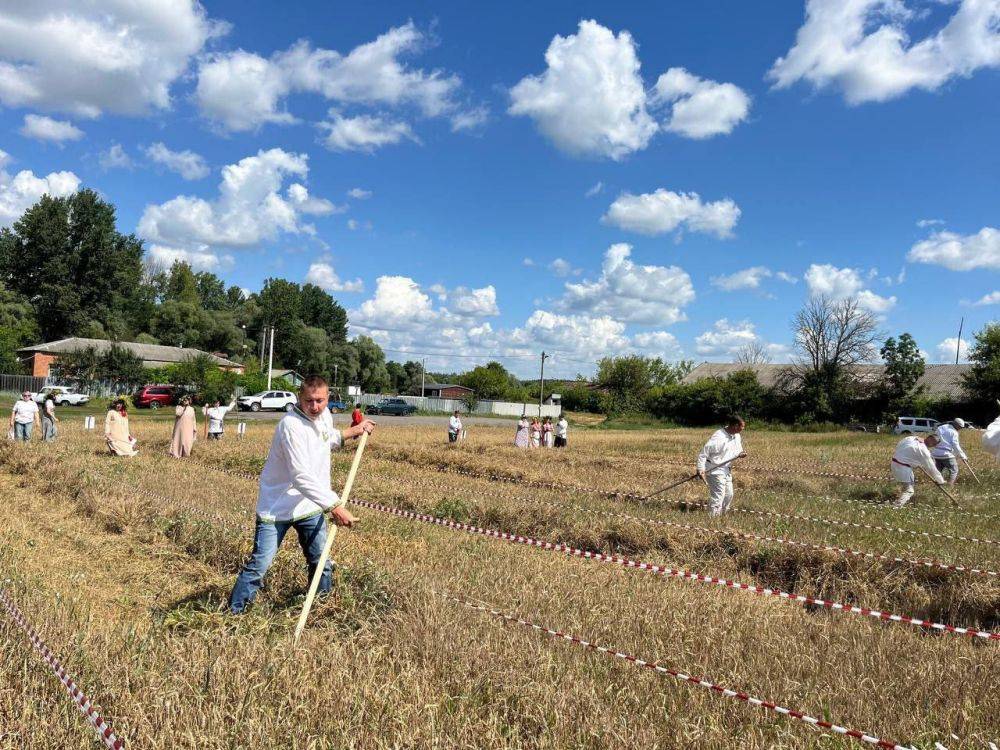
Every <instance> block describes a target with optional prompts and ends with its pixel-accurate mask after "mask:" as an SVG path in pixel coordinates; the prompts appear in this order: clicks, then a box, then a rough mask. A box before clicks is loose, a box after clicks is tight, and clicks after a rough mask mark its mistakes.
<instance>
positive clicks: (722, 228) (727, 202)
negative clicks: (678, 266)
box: [601, 188, 741, 239]
mask: <svg viewBox="0 0 1000 750" xmlns="http://www.w3.org/2000/svg"><path fill="white" fill-rule="evenodd" d="M740 213H741V211H740V207H739V206H737V205H736V203H735V202H734V201H733V200H731V199H729V198H724V199H722V200H718V201H713V202H709V203H705V202H703V201H702V200H701V196H699V195H698V194H697V193H674V192H672V191H670V190H665V189H663V188H658V189H657V190H655V191H654V192H652V193H642V194H641V195H633V194H632V193H622V194H621V195H620V196H618V198H617V199H616V200H615V202H614V203H612V204H611V206H610V207H609V208H608V211H607V213H606V214H604V216H603V217H602V218H601V221H603V222H604V223H605V224H611V225H613V226H616V227H618V228H620V229H625V230H628V231H630V232H638V233H640V234H649V235H657V234H665V233H667V232H672V231H674V230H675V229H687V230H688V231H690V232H702V233H705V234H714V235H715V236H716V237H719V238H723V239H724V238H726V237H731V236H732V234H733V229H734V228H735V227H736V223H737V222H738V221H739V220H740Z"/></svg>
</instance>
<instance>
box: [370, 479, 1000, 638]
mask: <svg viewBox="0 0 1000 750" xmlns="http://www.w3.org/2000/svg"><path fill="white" fill-rule="evenodd" d="M351 502H353V503H354V504H355V505H357V506H359V507H362V508H369V509H371V510H377V511H379V512H381V513H387V514H389V515H394V516H398V517H400V518H406V519H409V520H413V521H421V522H423V523H429V524H433V525H436V526H444V527H446V528H449V529H455V530H458V531H465V532H468V533H470V534H479V535H481V536H486V537H490V538H493V539H500V540H503V541H507V542H512V543H514V544H524V545H527V546H529V547H537V548H539V549H544V550H548V551H550V552H565V553H567V554H569V555H572V556H574V557H582V558H584V559H587V560H596V561H598V562H606V563H612V564H614V565H620V566H622V567H624V568H634V569H637V570H645V571H648V572H650V573H654V574H656V575H661V576H664V577H667V578H682V579H687V580H691V581H698V582H699V583H710V584H714V585H716V586H721V587H724V588H731V589H738V590H740V591H749V592H750V593H752V594H759V595H760V596H774V597H778V598H779V599H784V600H786V601H790V602H796V603H797V604H803V605H815V606H819V607H823V608H825V609H830V610H837V611H840V612H847V613H849V614H855V615H863V616H865V617H872V618H874V619H876V620H888V621H891V622H901V623H905V624H907V625H913V626H915V627H919V628H924V629H928V630H938V631H941V632H946V633H956V634H958V635H967V636H970V637H975V638H985V639H987V640H1000V633H994V632H989V631H984V630H977V629H975V628H963V627H959V626H956V625H947V624H945V623H940V622H932V621H930V620H923V619H920V618H919V617H910V616H909V615H896V614H892V613H890V612H882V611H880V610H877V609H871V608H869V607H858V606H854V605H850V604H843V603H841V602H835V601H830V600H827V599H817V598H815V597H811V596H805V595H803V594H790V593H788V592H786V591H781V590H780V589H772V588H768V587H766V586H758V585H755V584H749V583H741V582H739V581H731V580H729V579H727V578H719V577H716V576H707V575H704V574H702V573H696V572H694V571H690V570H679V569H676V568H668V567H665V566H662V565H654V564H652V563H647V562H642V561H639V560H632V559H630V558H627V557H620V556H618V555H606V554H604V553H603V552H594V551H591V550H582V549H578V548H576V547H570V546H569V545H566V544H562V543H558V542H547V541H544V540H539V539H532V538H531V537H526V536H521V535H520V534H511V533H508V532H506V531H495V530H493V529H484V528H480V527H479V526H473V525H471V524H467V523H461V522H459V521H451V520H449V519H447V518H438V517H437V516H431V515H427V514H425V513H416V512H414V511H410V510H402V509H400V508H394V507H392V506H391V505H383V504H382V503H375V502H370V501H367V500H360V499H357V498H355V499H354V500H352V501H351Z"/></svg>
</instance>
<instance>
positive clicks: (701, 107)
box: [653, 68, 750, 138]
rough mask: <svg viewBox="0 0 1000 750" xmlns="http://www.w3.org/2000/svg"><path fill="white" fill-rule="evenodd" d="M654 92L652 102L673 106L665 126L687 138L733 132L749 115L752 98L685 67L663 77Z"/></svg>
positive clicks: (709, 136) (726, 84) (729, 84)
mask: <svg viewBox="0 0 1000 750" xmlns="http://www.w3.org/2000/svg"><path fill="white" fill-rule="evenodd" d="M655 92H656V93H655V95H654V99H653V101H654V102H655V103H662V104H665V105H669V107H670V119H669V120H667V122H666V124H665V126H664V127H665V128H666V129H667V130H669V131H671V132H673V133H679V134H680V135H683V136H687V137H688V138H711V137H712V136H716V135H724V134H728V133H731V132H733V128H735V127H736V126H737V125H739V124H740V123H741V122H743V121H744V120H745V119H747V116H748V115H749V114H750V97H749V96H748V95H747V94H746V92H745V91H743V89H741V88H740V87H739V86H737V85H735V84H732V83H719V82H717V81H710V80H706V79H705V78H699V77H698V76H696V75H693V74H691V73H689V72H688V71H687V70H685V69H684V68H670V70H668V71H667V72H666V73H664V74H663V75H661V76H660V77H659V78H658V79H657V81H656V87H655Z"/></svg>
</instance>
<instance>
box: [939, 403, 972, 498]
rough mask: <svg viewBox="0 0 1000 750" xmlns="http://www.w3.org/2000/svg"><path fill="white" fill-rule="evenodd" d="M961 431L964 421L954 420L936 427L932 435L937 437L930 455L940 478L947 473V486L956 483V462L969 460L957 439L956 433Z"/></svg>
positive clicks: (963, 427)
mask: <svg viewBox="0 0 1000 750" xmlns="http://www.w3.org/2000/svg"><path fill="white" fill-rule="evenodd" d="M962 429H965V422H964V420H961V419H957V418H956V419H953V420H951V421H950V422H945V423H944V424H941V425H938V428H937V430H936V431H935V433H934V434H935V435H937V439H938V444H937V445H935V446H934V450H932V451H931V455H932V456H933V457H934V465H935V466H937V468H938V471H940V472H941V474H942V476H943V475H944V472H946V471H947V472H948V484H955V482H957V481H958V460H959V459H962V460H963V461H968V460H969V457H968V456H967V455H965V451H964V450H962V443H961V441H960V440H959V439H958V431H959V430H962Z"/></svg>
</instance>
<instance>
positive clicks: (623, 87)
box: [507, 20, 750, 160]
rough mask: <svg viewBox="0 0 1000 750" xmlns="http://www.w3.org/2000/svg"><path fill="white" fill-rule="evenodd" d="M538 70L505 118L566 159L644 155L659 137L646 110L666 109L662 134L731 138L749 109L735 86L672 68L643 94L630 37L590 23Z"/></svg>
mask: <svg viewBox="0 0 1000 750" xmlns="http://www.w3.org/2000/svg"><path fill="white" fill-rule="evenodd" d="M545 63H546V68H545V71H544V72H542V73H541V74H540V75H529V76H525V77H524V78H522V79H521V80H520V81H519V82H518V83H517V84H515V85H514V86H513V87H512V88H511V90H510V107H509V108H508V110H507V111H508V113H509V114H511V115H515V116H525V117H530V118H531V119H532V120H533V121H534V122H535V125H536V126H537V127H538V129H539V130H540V131H541V132H542V134H543V135H545V136H546V137H547V138H548V139H549V140H551V141H552V142H553V143H554V144H555V145H556V147H557V148H559V149H560V150H562V151H564V152H566V153H568V154H570V155H573V156H590V157H605V158H610V159H614V160H620V159H623V158H625V157H626V156H628V155H629V154H631V153H634V152H636V151H641V150H642V149H644V148H646V146H648V145H649V142H650V141H651V140H652V138H653V136H655V135H656V134H657V132H659V131H660V129H661V126H660V125H659V124H658V123H657V121H656V119H655V118H654V116H653V115H652V114H651V113H650V109H654V108H658V107H659V108H665V109H669V117H668V119H667V121H666V123H665V124H664V125H663V129H666V130H670V131H673V132H675V133H678V134H680V135H683V136H686V137H688V138H707V137H710V136H713V135H719V134H721V133H728V132H730V131H731V130H732V129H733V128H734V127H735V126H736V125H737V124H738V123H739V122H740V121H742V120H744V119H745V118H746V116H747V112H748V110H749V106H750V99H749V97H748V96H747V95H746V94H745V93H744V92H743V91H742V90H741V89H740V88H738V87H737V86H735V85H733V84H731V83H717V82H716V81H708V80H705V79H702V78H699V77H698V76H696V75H694V74H691V73H688V72H687V71H686V70H684V69H683V68H671V69H670V70H669V71H667V72H666V73H665V74H664V75H663V76H661V77H660V79H659V80H658V82H657V84H656V86H655V87H654V88H653V89H652V91H651V92H647V86H646V84H645V82H644V81H643V78H642V75H641V73H640V67H641V63H640V61H639V56H638V54H637V46H636V43H635V41H634V40H633V39H632V35H631V34H630V33H629V32H627V31H620V32H618V33H617V34H615V33H614V32H613V31H612V30H611V29H608V28H606V27H604V26H602V25H601V24H599V23H597V21H593V20H584V21H580V25H579V27H578V28H577V32H576V34H570V35H568V36H565V37H564V36H560V35H558V34H557V35H556V36H555V37H553V38H552V41H551V42H550V43H549V47H548V49H547V50H546V52H545Z"/></svg>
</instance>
